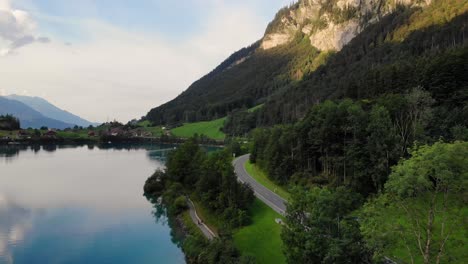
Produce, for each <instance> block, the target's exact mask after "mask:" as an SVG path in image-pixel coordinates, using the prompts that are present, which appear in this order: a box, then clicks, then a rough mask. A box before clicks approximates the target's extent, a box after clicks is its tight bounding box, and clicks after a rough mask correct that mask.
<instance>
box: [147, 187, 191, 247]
mask: <svg viewBox="0 0 468 264" xmlns="http://www.w3.org/2000/svg"><path fill="white" fill-rule="evenodd" d="M146 199H147V200H148V201H149V202H150V203H151V204H152V205H153V211H152V212H151V213H152V215H153V217H154V219H155V220H156V223H157V224H162V225H166V224H167V225H168V226H169V227H170V229H171V241H172V243H174V244H175V245H177V247H179V248H181V247H182V242H183V240H184V238H185V232H184V230H183V227H182V225H181V224H180V223H179V222H178V221H177V219H176V218H175V217H172V216H170V215H168V214H167V209H166V206H165V205H164V203H163V199H162V198H161V197H152V196H146Z"/></svg>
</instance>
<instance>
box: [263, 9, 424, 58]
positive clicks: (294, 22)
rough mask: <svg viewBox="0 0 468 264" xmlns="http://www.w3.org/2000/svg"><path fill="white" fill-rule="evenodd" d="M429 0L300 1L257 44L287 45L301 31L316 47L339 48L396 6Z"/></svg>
mask: <svg viewBox="0 0 468 264" xmlns="http://www.w3.org/2000/svg"><path fill="white" fill-rule="evenodd" d="M430 2H431V0H300V1H299V2H297V3H296V4H294V5H292V6H291V7H288V8H284V9H282V10H281V11H280V12H279V13H278V14H277V15H276V18H275V19H274V20H273V22H271V23H270V25H269V26H268V29H267V31H266V33H265V36H264V38H263V40H262V43H261V48H262V49H264V50H267V49H271V48H274V47H276V46H279V45H283V44H287V43H289V42H290V41H292V40H293V39H294V37H295V36H296V35H297V34H304V35H306V36H307V37H308V38H309V39H310V43H311V45H313V46H314V47H316V48H318V49H319V50H323V51H329V50H341V49H342V48H343V46H344V45H346V44H347V43H348V42H350V41H351V40H352V39H353V38H354V37H355V36H356V35H357V34H359V33H360V32H361V31H362V30H363V29H365V28H366V27H367V26H368V25H370V24H372V23H375V22H377V21H379V20H380V18H381V17H383V16H385V15H386V14H389V13H391V12H392V11H394V10H395V9H396V8H397V7H398V6H399V5H403V6H408V7H413V6H421V7H424V6H426V5H428V4H430Z"/></svg>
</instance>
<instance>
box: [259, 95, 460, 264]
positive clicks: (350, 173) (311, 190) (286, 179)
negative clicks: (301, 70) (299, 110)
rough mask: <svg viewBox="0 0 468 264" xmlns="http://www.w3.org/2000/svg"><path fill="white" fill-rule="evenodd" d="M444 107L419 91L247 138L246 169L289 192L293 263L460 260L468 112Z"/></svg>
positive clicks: (349, 104) (328, 107) (331, 107)
mask: <svg viewBox="0 0 468 264" xmlns="http://www.w3.org/2000/svg"><path fill="white" fill-rule="evenodd" d="M440 107H441V106H440V105H437V104H436V100H434V99H433V98H432V97H431V93H429V92H427V91H425V90H423V89H422V88H421V87H416V88H413V89H411V90H409V91H408V92H406V93H403V94H386V95H384V96H381V97H378V98H376V99H375V100H360V101H353V100H351V99H344V100H339V101H336V102H334V101H325V102H323V103H320V104H317V105H315V106H314V107H312V109H310V111H309V112H308V114H307V115H306V116H305V117H304V119H302V120H301V121H299V122H297V123H296V124H294V125H278V126H275V127H273V128H259V129H256V130H254V131H253V132H252V138H253V145H252V149H251V156H250V159H251V162H253V163H255V164H256V165H257V166H258V167H260V168H262V169H263V170H264V171H265V172H266V173H267V175H268V177H269V178H270V179H272V180H273V181H276V182H277V183H279V184H282V185H285V186H290V188H291V189H290V193H291V195H292V197H291V199H290V200H289V205H288V209H287V221H286V224H287V227H286V228H284V229H283V242H284V245H285V251H284V252H285V254H286V256H287V259H288V261H289V263H386V261H387V263H390V262H391V263H462V262H463V260H464V259H466V257H467V255H466V253H464V250H463V247H464V246H463V245H464V244H465V243H466V233H467V232H468V230H467V229H466V225H465V226H464V225H463V222H465V221H466V219H467V217H468V215H467V210H466V209H467V208H466V202H467V201H466V197H467V196H466V195H467V190H468V189H467V188H468V185H467V182H468V181H467V179H468V163H467V162H466V161H467V160H468V145H467V143H466V140H468V128H467V126H466V120H467V119H466V116H467V115H466V113H467V112H466V111H467V108H466V106H465V107H458V108H457V107H455V108H453V109H452V110H451V112H450V114H448V115H442V116H441V114H440V112H441V110H440Z"/></svg>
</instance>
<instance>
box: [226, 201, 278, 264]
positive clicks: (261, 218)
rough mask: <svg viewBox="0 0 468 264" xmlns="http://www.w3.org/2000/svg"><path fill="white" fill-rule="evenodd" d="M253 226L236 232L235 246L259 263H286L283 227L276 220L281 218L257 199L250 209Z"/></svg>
mask: <svg viewBox="0 0 468 264" xmlns="http://www.w3.org/2000/svg"><path fill="white" fill-rule="evenodd" d="M250 213H251V214H252V224H250V225H249V226H246V227H243V228H240V229H239V230H238V231H236V232H234V236H233V237H234V244H235V245H236V247H237V248H238V249H239V250H240V251H241V252H242V254H243V255H249V256H254V257H255V259H256V261H257V263H259V264H263V263H265V264H269V263H277V264H281V263H286V258H285V256H284V254H283V251H282V245H283V242H282V241H281V225H280V224H277V223H276V222H275V219H277V218H281V216H280V215H279V214H278V213H276V212H275V211H273V210H272V209H271V208H269V207H268V206H266V205H265V204H264V203H262V202H261V201H260V200H258V199H255V201H254V203H253V205H252V207H251V208H250Z"/></svg>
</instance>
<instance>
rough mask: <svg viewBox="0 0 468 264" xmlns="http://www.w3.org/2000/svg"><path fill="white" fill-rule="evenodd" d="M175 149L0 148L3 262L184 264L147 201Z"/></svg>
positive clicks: (0, 259) (0, 246) (0, 256)
mask: <svg viewBox="0 0 468 264" xmlns="http://www.w3.org/2000/svg"><path fill="white" fill-rule="evenodd" d="M168 148H172V147H171V146H158V145H153V146H140V147H134V146H132V147H130V146H104V147H93V146H46V147H20V146H0V263H2V264H3V263H15V264H19V263H28V264H34V263H99V264H101V263H112V264H115V263H168V264H171V263H185V260H184V255H183V253H182V251H181V249H180V248H178V247H177V245H176V244H175V242H173V241H172V237H171V229H170V227H169V226H168V225H167V224H166V223H165V221H156V220H155V218H154V216H153V214H152V212H153V207H152V205H151V204H150V203H149V202H148V201H147V200H146V198H145V197H144V196H143V185H144V182H145V180H146V179H147V178H148V177H149V176H151V174H152V173H153V172H154V171H155V170H156V169H157V168H161V167H162V166H163V164H164V156H165V155H164V154H166V152H165V151H162V152H161V151H159V150H160V149H168Z"/></svg>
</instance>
